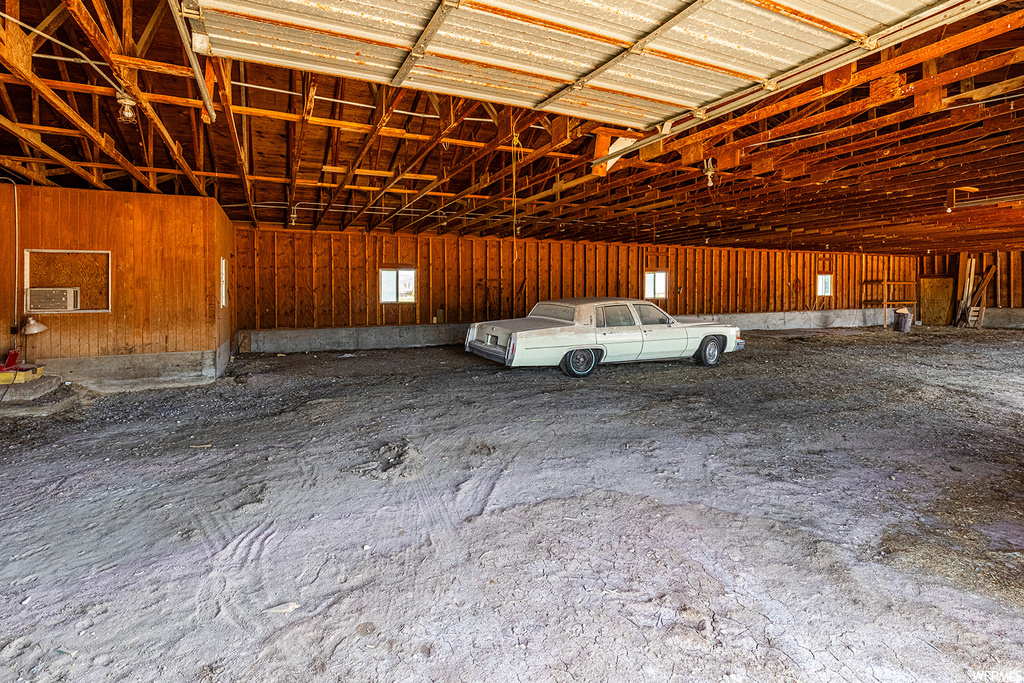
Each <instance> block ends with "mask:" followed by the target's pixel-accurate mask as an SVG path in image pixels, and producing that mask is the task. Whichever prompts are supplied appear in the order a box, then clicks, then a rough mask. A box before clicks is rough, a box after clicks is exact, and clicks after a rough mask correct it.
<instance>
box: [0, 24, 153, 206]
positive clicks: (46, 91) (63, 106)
mask: <svg viewBox="0 0 1024 683" xmlns="http://www.w3.org/2000/svg"><path fill="white" fill-rule="evenodd" d="M7 38H8V40H7V42H6V43H5V44H4V45H3V46H2V47H0V63H2V64H3V65H4V66H5V67H7V69H8V70H9V71H10V72H11V73H12V74H13V75H15V76H17V77H18V78H20V79H21V80H22V81H24V82H25V83H26V84H27V85H29V86H30V87H31V88H32V90H33V91H34V92H36V93H38V95H39V96H40V97H42V98H43V99H45V100H46V101H47V102H48V103H49V104H50V106H52V107H53V108H54V109H56V110H57V112H58V113H60V114H61V115H62V116H63V117H64V118H66V119H67V120H68V121H70V122H71V123H72V124H73V125H74V126H75V127H76V128H78V129H79V130H80V131H82V132H83V133H85V135H86V136H87V137H88V138H89V139H90V140H92V141H93V142H94V143H95V144H96V145H97V146H99V147H100V148H101V149H102V150H103V152H104V153H105V154H106V155H107V156H109V157H110V158H111V159H113V160H114V161H115V162H117V163H118V164H119V165H120V166H121V168H123V169H124V170H126V171H128V172H129V173H130V174H131V175H132V176H133V177H134V178H135V179H136V180H138V181H139V182H141V183H142V184H143V185H145V186H146V187H147V188H149V189H150V190H151V191H153V192H159V191H160V190H159V189H158V188H157V187H156V185H155V184H153V183H151V182H150V180H149V178H148V177H147V176H146V175H145V174H144V173H142V172H141V171H139V169H138V168H136V167H135V165H134V164H132V162H131V161H129V160H128V159H127V158H126V157H125V156H124V155H123V154H121V153H120V152H118V151H117V149H115V147H114V141H113V139H112V138H111V137H110V136H109V135H104V134H103V133H100V131H98V130H97V129H96V128H94V127H93V126H91V125H89V123H88V122H86V121H85V119H83V118H82V117H81V116H79V115H78V114H77V113H75V110H74V109H72V108H71V106H70V105H69V104H68V103H67V102H65V101H64V100H63V99H61V98H60V97H59V96H58V95H57V93H55V92H54V91H53V90H52V89H51V88H50V87H49V86H47V85H46V84H45V83H43V81H42V79H40V78H39V77H38V76H36V74H35V73H34V72H33V71H32V67H31V58H30V53H28V52H27V48H28V47H29V45H28V39H27V37H25V36H24V34H22V33H21V31H20V30H18V31H11V32H9V33H8V35H7Z"/></svg>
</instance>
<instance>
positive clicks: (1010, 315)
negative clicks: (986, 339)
mask: <svg viewBox="0 0 1024 683" xmlns="http://www.w3.org/2000/svg"><path fill="white" fill-rule="evenodd" d="M983 326H984V327H1009V328H1015V329H1024V308H986V309H985V322H984V323H983Z"/></svg>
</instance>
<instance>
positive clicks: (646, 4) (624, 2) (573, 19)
mask: <svg viewBox="0 0 1024 683" xmlns="http://www.w3.org/2000/svg"><path fill="white" fill-rule="evenodd" d="M689 2H690V0H685V2H680V0H575V1H564V2H559V1H558V0H547V1H542V0H462V2H461V4H460V8H459V12H462V11H464V9H463V8H465V9H469V10H474V9H475V10H477V11H485V12H487V13H489V14H503V15H505V16H509V15H513V16H521V17H524V18H527V19H531V20H533V22H534V23H535V25H543V24H549V25H550V24H554V25H558V26H564V27H568V29H569V30H568V31H565V33H567V34H569V35H573V34H574V33H575V34H578V33H580V32H585V33H591V34H596V35H601V36H607V37H609V38H611V39H613V40H619V41H624V42H629V43H633V42H636V41H637V40H639V39H640V38H642V37H643V36H645V35H647V34H648V33H649V32H651V31H653V30H654V29H655V28H657V27H658V25H659V24H660V23H661V22H662V21H664V20H665V19H667V18H668V17H670V16H672V15H673V14H675V13H676V12H677V11H679V9H680V8H681V7H683V6H684V5H687V4H689Z"/></svg>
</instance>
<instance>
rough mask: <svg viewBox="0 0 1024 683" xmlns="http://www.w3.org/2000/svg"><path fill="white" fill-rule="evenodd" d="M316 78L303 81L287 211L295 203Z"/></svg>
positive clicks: (314, 102) (311, 113) (311, 112)
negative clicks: (300, 117)
mask: <svg viewBox="0 0 1024 683" xmlns="http://www.w3.org/2000/svg"><path fill="white" fill-rule="evenodd" d="M317 79H318V76H317V74H315V73H311V74H309V75H308V77H307V78H306V79H304V80H305V87H304V90H305V100H304V101H303V104H302V119H301V120H300V121H299V122H298V130H297V131H296V134H295V142H294V146H293V147H292V156H291V160H290V163H289V165H288V168H289V169H290V170H289V173H290V175H291V182H290V183H289V185H288V203H289V207H288V208H289V210H290V209H291V205H292V204H294V203H295V183H296V182H297V180H298V176H299V168H300V167H301V166H302V149H303V146H304V145H305V142H306V135H307V133H308V132H309V117H310V116H312V115H313V106H314V105H315V104H316V88H317Z"/></svg>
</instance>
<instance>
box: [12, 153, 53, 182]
mask: <svg viewBox="0 0 1024 683" xmlns="http://www.w3.org/2000/svg"><path fill="white" fill-rule="evenodd" d="M0 166H3V167H4V168H6V169H7V170H9V171H14V172H15V173H17V174H18V175H21V176H23V177H24V178H26V179H27V180H31V181H32V182H34V183H39V184H40V185H49V186H50V187H56V186H57V184H56V183H55V182H53V181H52V180H50V179H49V178H47V177H46V176H45V175H43V174H42V173H39V172H38V171H34V170H32V169H31V168H29V167H28V166H25V165H24V164H19V163H18V162H16V161H12V160H10V159H7V158H5V157H0Z"/></svg>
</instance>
